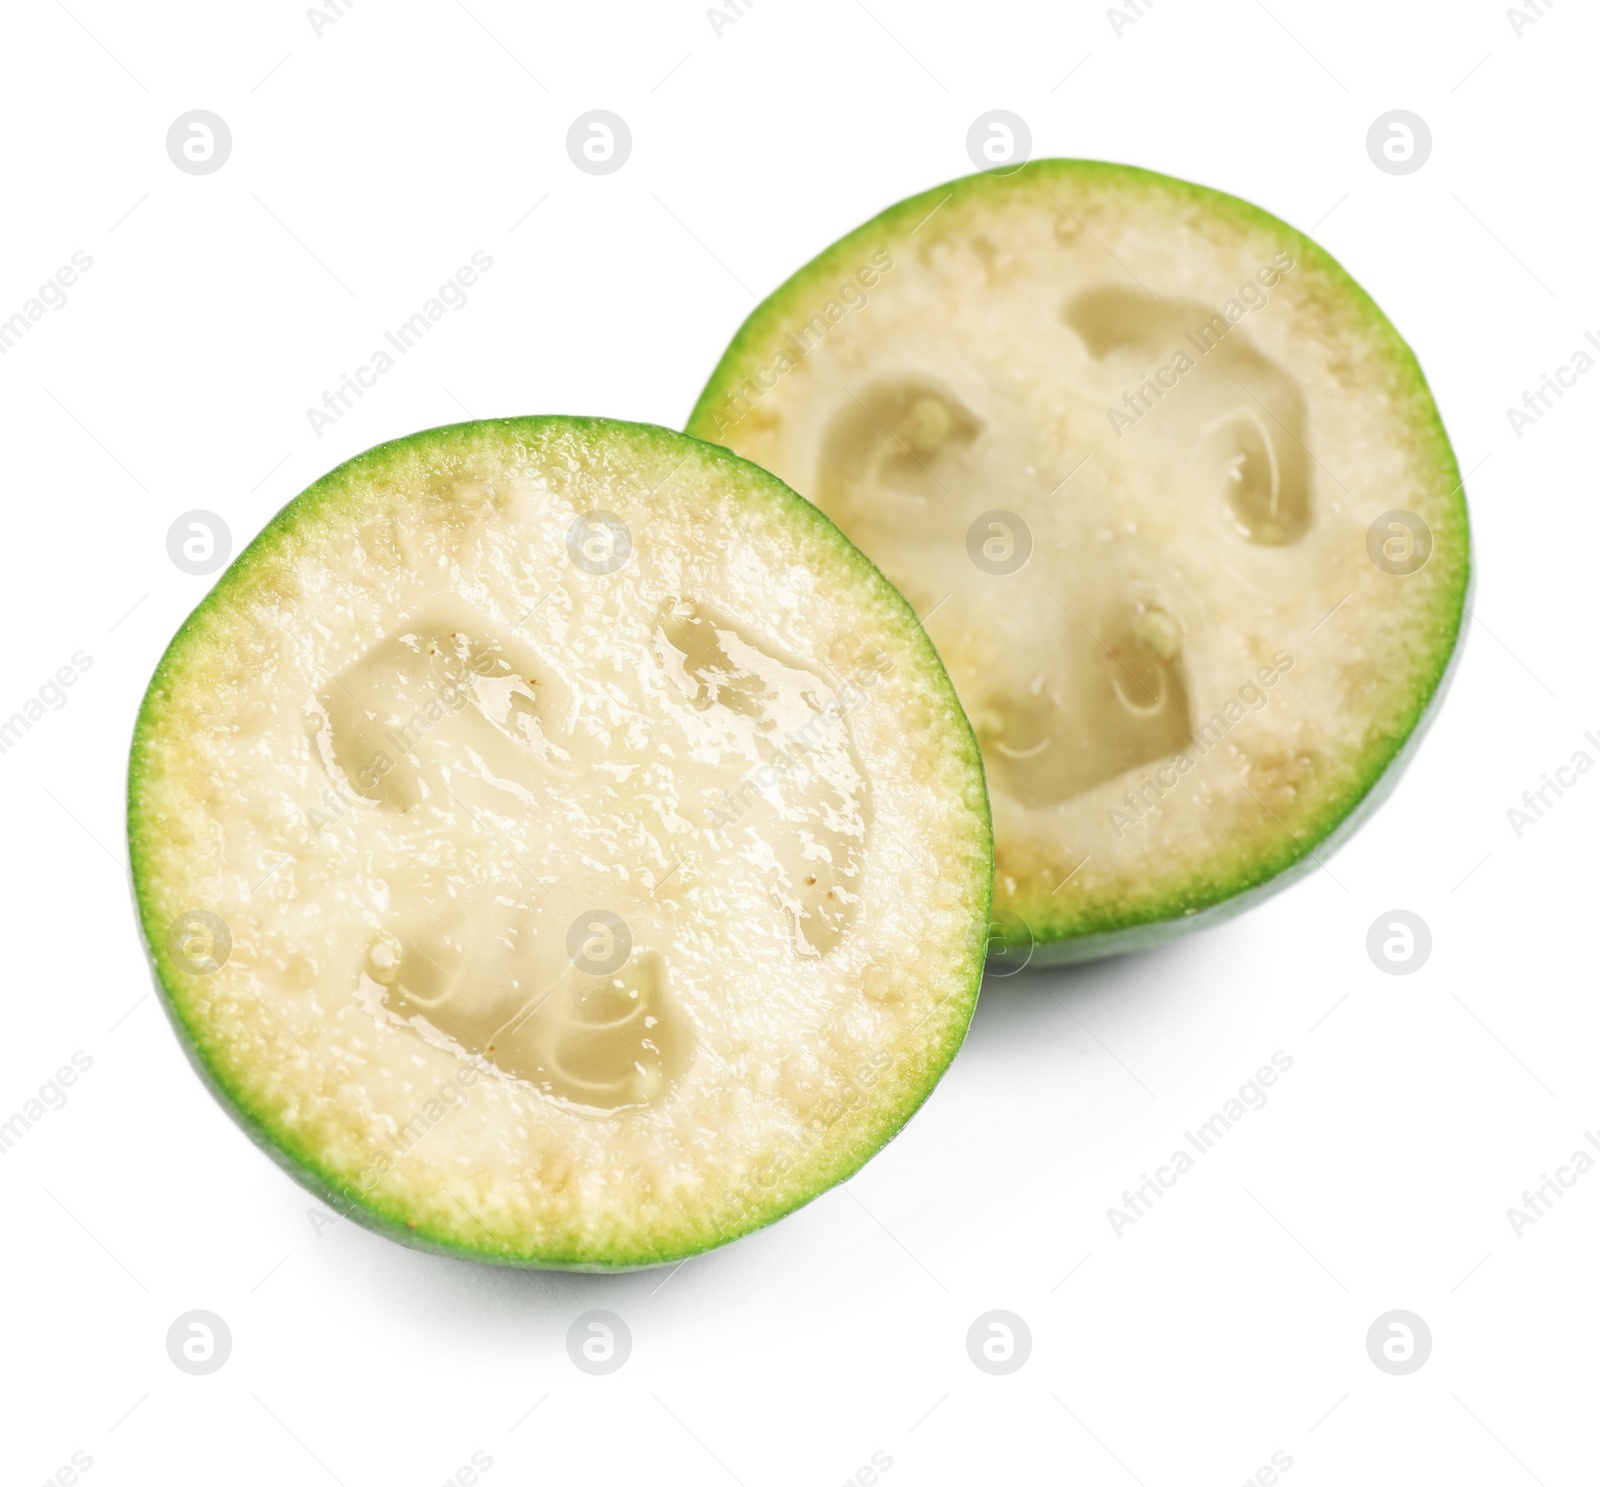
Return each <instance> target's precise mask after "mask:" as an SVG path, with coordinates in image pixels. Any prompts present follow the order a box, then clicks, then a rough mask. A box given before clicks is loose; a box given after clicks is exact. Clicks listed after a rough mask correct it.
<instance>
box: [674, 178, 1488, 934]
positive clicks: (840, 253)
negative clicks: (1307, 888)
mask: <svg viewBox="0 0 1600 1487" xmlns="http://www.w3.org/2000/svg"><path fill="white" fill-rule="evenodd" d="M1066 180H1072V181H1076V182H1086V183H1091V184H1093V185H1095V186H1098V187H1100V188H1102V189H1104V188H1106V187H1115V186H1119V185H1121V186H1126V187H1128V188H1130V189H1132V190H1136V191H1141V192H1148V191H1153V190H1154V191H1162V192H1165V193H1167V194H1168V195H1169V196H1171V197H1174V198H1176V199H1178V200H1181V201H1188V202H1190V203H1193V204H1195V205H1197V206H1202V207H1205V208H1206V209H1208V210H1209V211H1212V212H1214V213H1217V214H1219V215H1220V216H1222V217H1224V218H1227V219H1230V220H1231V221H1232V222H1234V223H1236V224H1237V225H1238V226H1240V227H1243V228H1249V229H1254V230H1258V231H1259V230H1266V231H1268V232H1270V233H1271V234H1272V235H1273V236H1274V237H1276V238H1279V239H1280V240H1283V241H1284V242H1285V244H1286V245H1290V244H1292V246H1293V248H1294V250H1295V253H1296V259H1297V262H1298V263H1300V264H1302V265H1303V266H1304V272H1305V273H1307V274H1309V275H1310V276H1314V277H1319V278H1320V279H1321V280H1322V281H1323V282H1324V283H1325V284H1327V285H1328V286H1329V287H1330V288H1331V289H1332V290H1333V291H1335V293H1336V294H1337V296H1338V297H1339V299H1340V301H1341V302H1342V303H1343V304H1345V305H1346V306H1347V307H1348V309H1349V310H1350V312H1351V315H1352V318H1353V319H1354V320H1355V321H1356V322H1357V323H1358V324H1359V325H1360V326H1361V327H1362V328H1363V329H1364V330H1365V331H1366V333H1367V334H1368V335H1369V336H1370V337H1371V340H1372V343H1373V344H1374V345H1375V346H1376V347H1377V348H1379V350H1380V351H1381V352H1382V353H1383V356H1384V360H1385V361H1386V363H1387V364H1388V366H1389V367H1390V369H1391V372H1392V376H1393V381H1392V387H1391V391H1392V393H1393V394H1394V396H1395V398H1396V400H1397V402H1402V401H1403V403H1404V404H1405V405H1406V406H1404V407H1402V408H1401V409H1400V411H1399V414H1398V416H1399V417H1400V418H1401V420H1402V422H1404V423H1405V425H1406V426H1407V427H1408V428H1409V429H1410V430H1411V432H1412V435H1413V438H1414V440H1415V445H1414V454H1415V458H1416V461H1417V464H1418V467H1419V468H1420V469H1427V468H1430V467H1431V468H1432V469H1434V470H1436V471H1437V475H1438V479H1439V482H1440V489H1442V490H1445V491H1447V492H1449V494H1448V495H1447V496H1446V497H1445V498H1444V499H1445V501H1446V502H1448V503H1449V506H1448V511H1447V514H1446V516H1445V517H1444V519H1443V520H1442V521H1441V522H1440V523H1437V524H1435V527H1434V547H1433V560H1434V561H1448V562H1450V563H1451V564H1452V565H1453V567H1454V569H1455V582H1454V583H1453V584H1451V585H1446V586H1444V587H1443V588H1442V589H1441V593H1440V601H1439V606H1438V608H1437V609H1436V610H1435V612H1434V616H1433V619H1434V625H1435V628H1434V631H1433V634H1432V636H1431V637H1430V638H1429V645H1430V650H1429V657H1430V659H1431V661H1432V666H1431V668H1430V671H1429V673H1428V674H1427V675H1426V677H1425V679H1424V683H1423V685H1420V686H1419V687H1418V688H1417V690H1416V692H1415V694H1414V695H1413V697H1412V699H1411V705H1410V707H1409V709H1407V710H1404V711H1401V712H1399V713H1397V714H1396V715H1395V726H1394V727H1393V728H1392V729H1390V730H1389V731H1388V732H1387V733H1386V734H1385V735H1384V736H1382V737H1381V738H1379V739H1377V740H1375V741H1374V743H1373V745H1372V746H1371V747H1369V749H1368V750H1367V755H1366V758H1365V759H1364V760H1362V761H1361V765H1360V768H1359V770H1358V777H1359V780H1360V783H1359V784H1358V785H1357V786H1356V787H1355V788H1353V789H1351V790H1349V791H1347V792H1346V793H1345V794H1344V795H1343V796H1341V797H1339V798H1337V799H1333V800H1330V801H1329V802H1327V804H1326V806H1325V808H1324V810H1323V811H1322V813H1321V815H1320V816H1319V817H1317V818H1315V819H1314V820H1313V822H1312V823H1311V825H1310V826H1308V827H1307V828H1305V829H1304V830H1303V831H1302V834H1301V835H1300V837H1299V838H1298V839H1297V840H1295V841H1293V842H1285V843H1284V844H1283V845H1282V846H1281V847H1280V848H1278V849H1277V850H1276V851H1273V852H1269V853H1266V854H1262V855H1257V856H1256V857H1255V858H1254V859H1253V860H1252V861H1250V862H1248V863H1241V864H1239V866H1238V868H1237V870H1236V871H1234V872H1232V873H1231V874H1229V875H1227V877H1226V878H1218V879H1214V880H1212V881H1209V882H1206V883H1204V884H1201V885H1196V886H1194V887H1192V888H1191V889H1190V890H1189V891H1186V892H1180V893H1177V894H1173V895H1169V896H1168V897H1167V898H1166V899H1164V900H1157V901H1153V902H1150V903H1147V904H1144V905H1141V906H1139V907H1138V908H1134V909H1131V910H1129V909H1123V908H1120V907H1108V908H1106V909H1103V910H1099V911H1091V912H1088V913H1078V914H1074V913H1073V912H1071V911H1070V910H1066V909H1064V908H1063V907H1062V906H1061V904H1060V903H1059V902H1057V901H1055V900H1052V899H1051V898H1050V896H1049V895H1048V894H1045V893H1043V892H1042V891H1040V892H1039V893H1038V895H1037V897H1031V896H1022V895H1019V896H1018V898H1017V900H1015V901H1014V903H1013V904H1012V905H1011V907H1012V908H1013V909H1014V910H1015V912H1017V913H1019V914H1021V915H1022V916H1023V917H1024V918H1025V919H1026V920H1027V921H1028V923H1029V925H1030V927H1031V929H1032V934H1033V943H1032V945H1031V946H1029V947H1024V946H1017V945H1014V944H1012V945H1008V953H1009V954H1011V955H1016V954H1017V953H1019V952H1025V953H1031V960H1030V961H1029V964H1031V965H1034V966H1048V965H1060V964H1066V963H1069V962H1077V961H1085V960H1094V959H1097V958H1099V957H1101V956H1106V955H1118V954H1124V953H1127V952H1130V951H1135V950H1146V949H1152V948H1154V947H1155V946H1157V945H1160V944H1163V943H1165V942H1166V941H1167V940H1170V939H1172V938H1173V937H1175V936H1176V935H1179V934H1182V933H1184V932H1185V931H1187V930H1189V929H1193V928H1196V927H1199V926H1200V925H1202V924H1212V923H1217V922H1219V921H1220V920H1223V919H1226V918H1230V917H1232V915H1234V914H1236V913H1240V912H1243V911H1244V910H1245V909H1247V908H1249V907H1252V906H1253V905H1254V904H1256V903H1258V902H1260V901H1261V900H1262V899H1264V898H1266V897H1268V896H1270V895H1271V894H1272V893H1275V892H1278V891H1279V890H1280V889H1282V888H1285V887H1287V886H1288V885H1289V884H1290V883H1292V882H1294V881H1295V880H1296V879H1297V878H1299V877H1300V876H1302V875H1303V874H1304V873H1305V872H1309V871H1312V870H1314V869H1315V868H1316V867H1318V866H1320V865H1321V864H1322V862H1323V861H1325V860H1326V856H1327V853H1328V852H1331V851H1333V850H1334V849H1335V848H1336V847H1337V846H1338V845H1340V844H1341V843H1342V842H1343V841H1344V840H1345V839H1346V838H1347V837H1348V836H1349V835H1350V834H1351V833H1352V832H1353V831H1354V830H1355V828H1356V827H1357V826H1358V825H1360V824H1361V823H1362V822H1364V821H1365V820H1366V819H1367V817H1368V816H1370V815H1371V814H1372V812H1373V811H1375V810H1376V809H1377V807H1378V805H1379V804H1381V803H1382V801H1383V800H1384V799H1385V798H1386V797H1387V795H1388V794H1389V792H1390V791H1391V790H1392V789H1393V788H1394V786H1395V784H1396V783H1397V782H1398V780H1399V776H1400V773H1401V771H1402V770H1403V769H1404V767H1405V765H1406V764H1407V763H1408V762H1409V760H1410V758H1411V756H1412V754H1413V753H1414V752H1415V749H1416V746H1417V744H1419V743H1420V741H1421V737H1422V733H1423V732H1424V731H1425V729H1426V727H1427V725H1428V724H1429V723H1430V722H1431V721H1432V719H1433V717H1434V716H1435V714H1436V712H1437V708H1438V704H1439V703H1440V702H1442V700H1443V696H1444V691H1445V685H1446V683H1447V681H1448V679H1449V677H1450V675H1451V674H1452V670H1453V662H1454V658H1455V656H1456V653H1457V651H1458V650H1459V641H1460V638H1461V626H1462V620H1463V616H1464V614H1465V610H1466V603H1467V595H1468V591H1469V588H1470V585H1471V578H1472V562H1471V548H1470V542H1471V539H1470V533H1469V528H1468V522H1467V507H1466V496H1465V492H1464V491H1463V489H1462V486H1463V482H1462V480H1461V473H1460V469H1459V467H1458V465H1457V463H1456V458H1455V453H1454V451H1453V450H1452V449H1451V447H1450V440H1449V438H1448V436H1447V435H1446V433H1445V430H1444V424H1443V422H1442V421H1441V419H1440V416H1439V410H1438V407H1437V405H1436V404H1435V403H1434V400H1433V395H1432V393H1431V392H1430V391H1429V388H1428V382H1427V378H1426V377H1425V376H1424V375H1423V371H1422V367H1421V365H1420V363H1419V362H1418V361H1417V357H1416V354H1415V353H1414V352H1413V351H1412V349H1411V347H1410V346H1409V345H1407V344H1406V342H1405V340H1404V339H1403V338H1402V337H1401V335H1400V333H1399V331H1397V330H1396V329H1395V327H1394V326H1393V324H1391V322H1390V321H1389V318H1388V317H1387V316H1386V315H1385V314H1384V313H1383V311H1382V310H1380V309H1379V308H1378V306H1377V304H1376V303H1375V302H1374V301H1373V299H1372V296H1371V295H1369V294H1368V293H1367V292H1366V290H1364V289H1363V288H1362V287H1361V286H1360V285H1359V284H1358V283H1356V281H1355V280H1354V279H1353V278H1351V277H1350V275H1349V274H1348V273H1347V272H1346V271H1345V269H1344V268H1343V267H1342V265H1340V264H1339V263H1338V261H1337V260H1336V259H1334V258H1333V256H1332V255H1331V254H1329V253H1328V252H1327V251H1326V250H1325V249H1324V248H1322V247H1321V246H1320V245H1319V244H1317V243H1316V242H1315V241H1313V240H1312V239H1311V238H1309V237H1307V236H1306V235H1305V234H1304V233H1303V232H1300V231H1298V230H1297V229H1296V228H1293V227H1291V226H1290V225H1289V224H1288V223H1286V222H1284V221H1282V220H1281V219H1280V218H1278V217H1275V216H1273V215H1272V213H1271V212H1268V211H1265V210H1264V209H1263V208H1261V207H1258V206H1256V205H1254V204H1253V203H1252V202H1248V201H1244V200H1242V199H1241V198H1240V197H1237V196H1230V195H1229V194H1228V193H1227V192H1224V191H1217V190H1214V189H1213V188H1211V187H1209V186H1201V185H1197V184H1196V183H1194V182H1192V181H1184V180H1180V179H1179V178H1177V177H1175V176H1168V175H1163V174H1161V173H1160V172H1158V171H1152V170H1145V169H1143V168H1142V167H1140V166H1135V165H1118V164H1114V163H1111V162H1108V161H1101V160H1034V161H1030V162H1029V163H1028V164H1026V165H1024V166H1022V167H1020V168H1019V169H1017V170H1014V171H1009V172H1006V173H1003V174H990V173H988V172H980V173H979V174H977V175H970V176H962V177H960V178H959V179H957V180H954V181H947V182H946V183H945V184H943V185H941V186H935V187H933V188H931V189H930V190H927V191H923V192H920V193H918V194H917V195H916V196H912V197H908V198H907V199H906V200H905V201H901V202H897V203H896V204H895V205H894V206H892V207H890V208H888V210H887V211H884V212H881V213H880V214H879V215H878V216H876V217H874V218H872V219H871V220H870V221H868V222H865V223H863V224H862V225H861V226H860V227H857V228H856V229H854V230H853V231H851V232H849V233H847V234H846V235H845V236H844V237H842V238H840V239H839V240H838V241H837V242H835V243H833V244H831V245H830V246H829V247H827V248H825V249H824V250H823V251H822V252H821V253H819V254H818V255H817V256H816V257H815V258H813V259H812V260H811V262H809V263H808V264H806V265H805V267H803V268H801V269H800V270H798V271H797V272H796V273H794V274H792V275H791V276H790V277H789V278H788V279H787V280H785V281H784V283H783V284H781V285H779V287H778V288H777V289H775V290H774V291H773V292H772V293H771V294H770V295H768V296H767V298H766V299H765V300H763V301H762V302H761V304H759V305H758V306H757V307H756V308H755V309H754V310H753V311H751V313H750V315H749V316H748V318H747V319H746V320H745V322H744V324H743V325H741V326H740V327H739V330H738V332H737V333H736V334H735V335H734V338H733V340H732V341H731V342H730V343H729V345H728V348H727V350H726V351H724V352H723V354H722V358H721V360H720V361H718V363H717V365H716V368H715V369H714V370H713V372H712V373H711V377H710V379H709V380H708V381H707V383H706V385H705V387H704V389H703V390H702V391H701V393H700V396H699V398H698V399H697V400H696V402H695V406H694V411H693V412H692V413H691V414H690V415H689V422H688V425H687V427H688V431H689V433H691V434H693V435H695V436H696V437H698V438H702V439H715V438H716V437H717V428H716V420H715V417H714V414H713V406H714V404H715V403H716V402H717V401H718V399H719V398H720V397H721V396H722V395H723V390H724V388H726V387H727V386H729V385H733V384H737V382H738V380H739V378H740V376H741V375H742V374H743V373H744V372H745V371H746V370H748V369H749V368H750V367H751V366H753V365H757V364H759V363H760V362H761V361H762V360H763V357H762V354H761V353H762V350H763V348H765V347H766V345H767V344H768V342H769V341H770V340H771V339H772V338H773V337H774V336H775V335H776V334H777V333H778V332H779V331H780V330H781V329H782V328H783V326H784V325H785V323H786V321H787V316H788V313H789V311H790V308H791V306H792V305H793V304H794V302H795V301H797V300H798V301H800V302H801V303H809V302H810V301H809V299H808V298H807V290H808V289H811V288H812V287H813V286H814V285H815V284H817V283H818V281H823V282H831V281H832V280H833V279H834V278H835V277H837V276H838V274H839V273H840V271H841V270H842V269H845V268H847V267H848V266H849V265H852V264H854V263H857V262H859V261H860V260H861V258H862V256H863V254H864V253H866V254H870V253H871V251H872V250H873V249H874V248H876V247H880V246H882V247H893V246H896V245H903V242H904V235H905V232H906V229H908V228H910V229H914V228H915V227H917V226H918V225H920V224H921V223H922V222H923V221H924V220H926V219H927V218H928V217H929V216H930V215H931V214H932V213H933V212H934V211H935V210H936V209H938V208H939V207H941V206H942V205H944V204H945V203H946V201H947V199H948V198H950V197H952V196H960V197H963V198H968V197H975V196H981V195H983V194H985V193H988V192H991V191H997V192H1001V193H1005V194H1015V193H1016V192H1018V191H1019V189H1022V188H1026V187H1030V186H1031V187H1033V188H1035V189H1037V190H1039V191H1042V192H1045V193H1047V194H1053V193H1051V192H1050V187H1051V185H1052V183H1054V182H1057V181H1066ZM1445 554H1448V557H1445V556H1443V555H1445ZM1397 581H1403V580H1397ZM1319 848H1321V849H1323V850H1321V851H1319V850H1318V849H1319ZM996 933H997V934H998V933H999V926H997V927H996Z"/></svg>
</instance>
